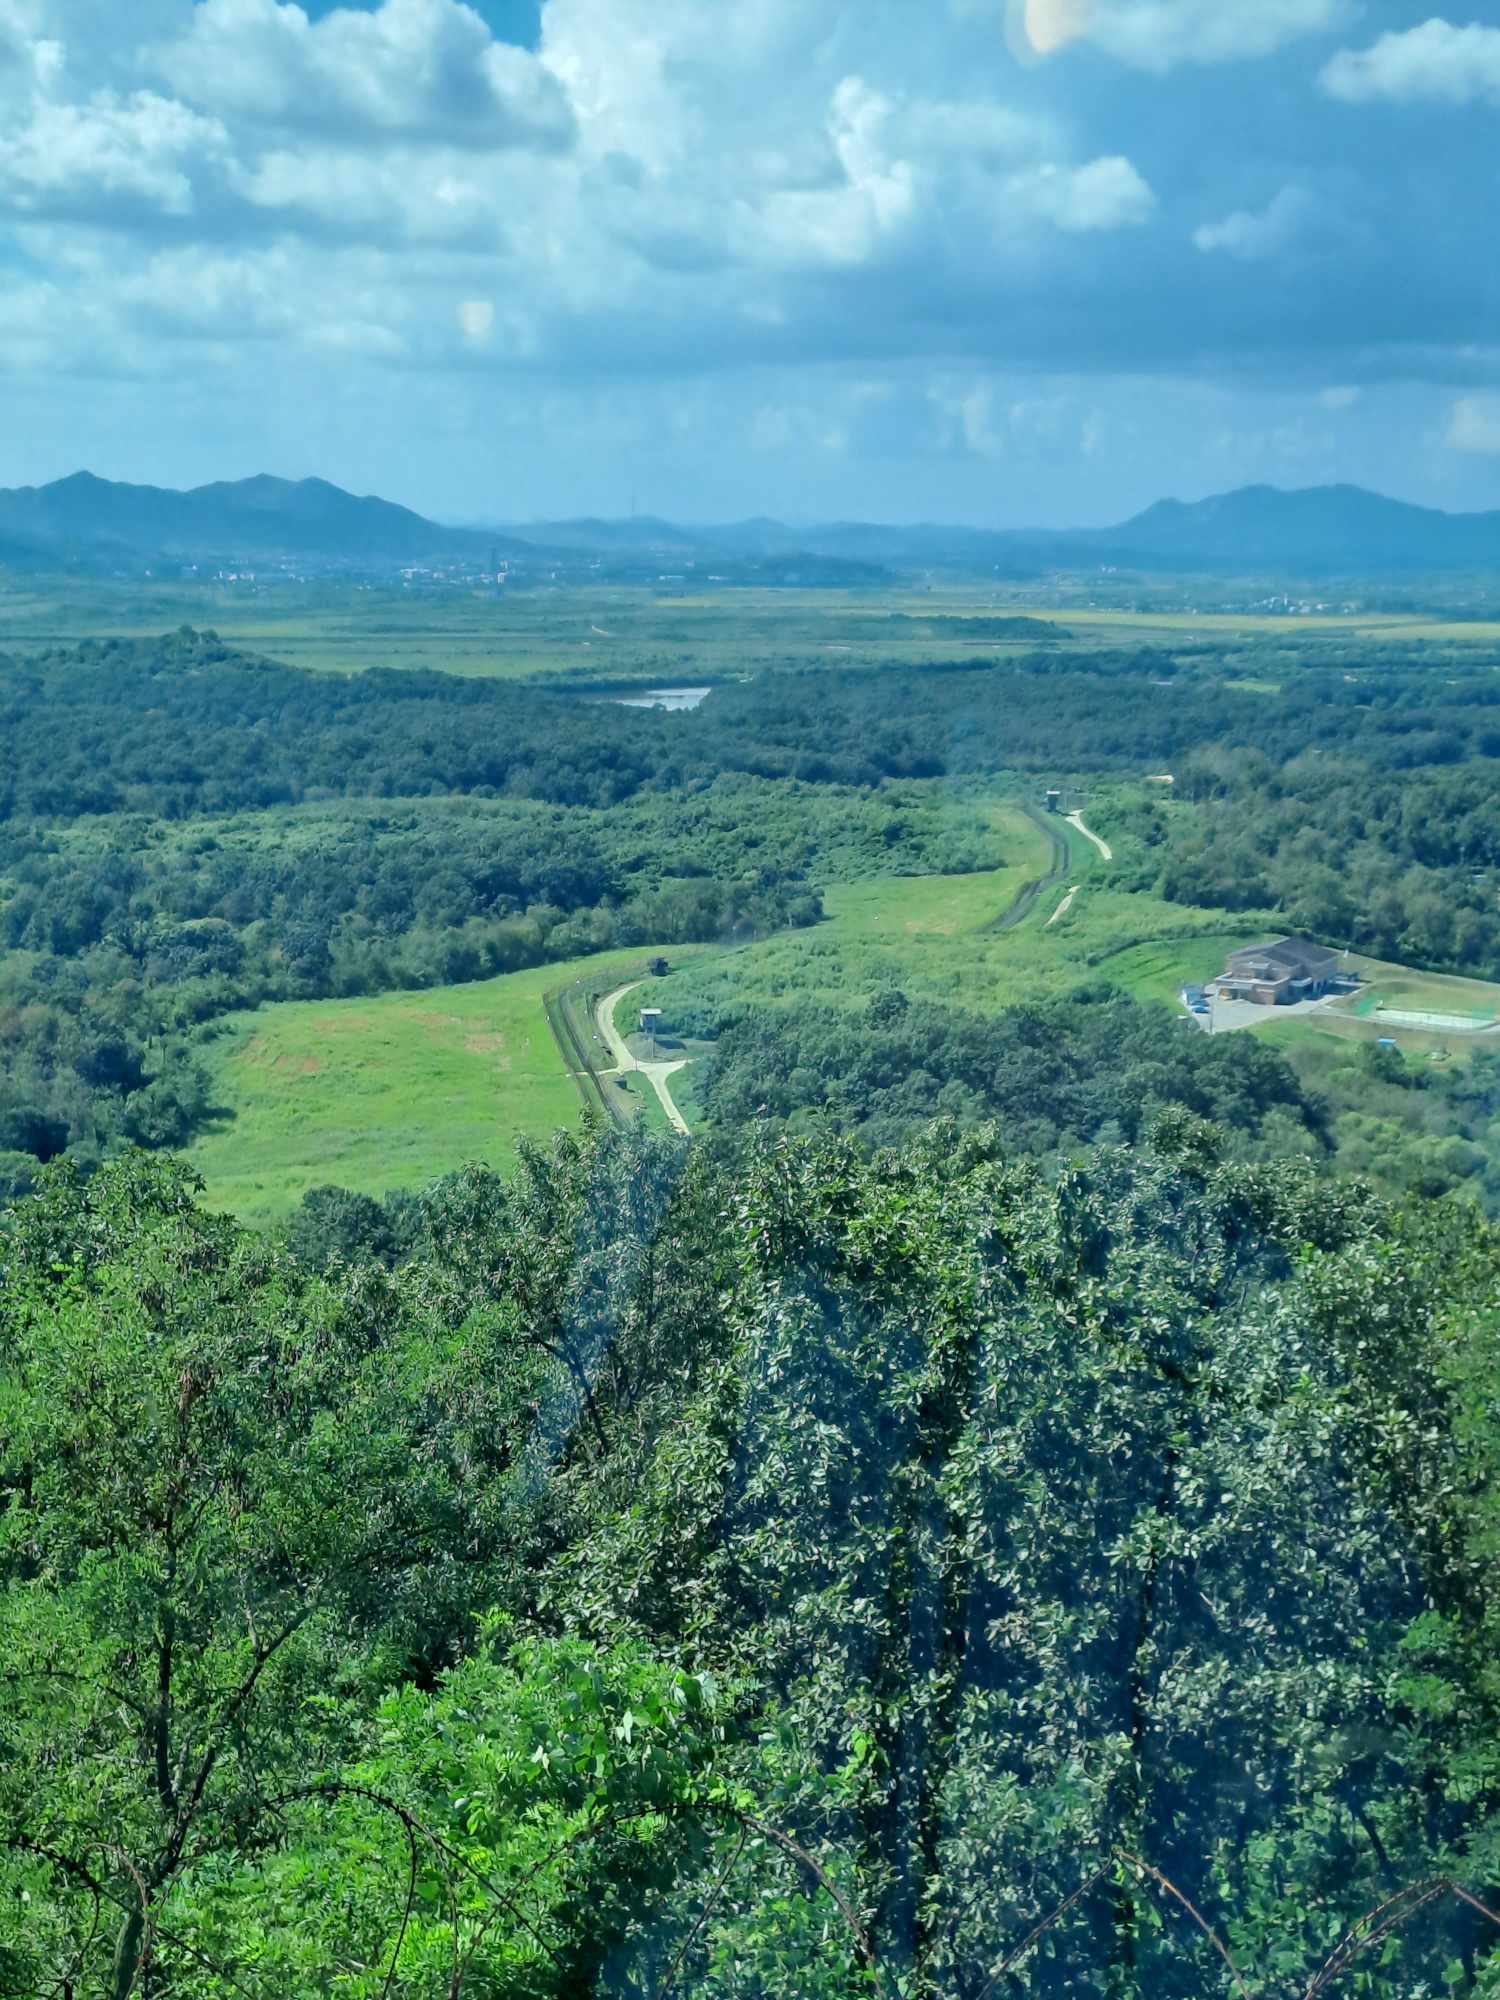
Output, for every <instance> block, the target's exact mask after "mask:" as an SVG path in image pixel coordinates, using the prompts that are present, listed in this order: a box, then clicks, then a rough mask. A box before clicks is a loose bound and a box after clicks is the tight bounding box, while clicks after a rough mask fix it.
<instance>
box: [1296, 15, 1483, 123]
mask: <svg viewBox="0 0 1500 2000" xmlns="http://www.w3.org/2000/svg"><path fill="white" fill-rule="evenodd" d="M1321 81H1322V85H1323V88H1324V90H1325V91H1326V92H1327V93H1328V95H1329V96H1330V97H1337V98H1341V99H1342V100H1343V101H1344V102H1345V103H1346V104H1366V103H1371V102H1374V101H1377V100H1383V101H1384V102H1387V103H1391V104H1480V103H1487V104H1500V28H1487V27H1482V26H1481V25H1480V24H1479V23H1478V22H1472V23H1470V25H1469V26H1468V27H1464V28H1459V27H1455V26H1454V25H1453V23H1452V22H1451V21H1444V20H1441V19H1438V18H1436V17H1434V18H1433V19H1432V20H1430V21H1424V22H1423V23H1422V24H1421V26H1420V27H1416V28H1408V29H1406V30H1405V31H1404V32H1403V33H1399V34H1388V35H1382V36H1381V37H1380V40H1379V41H1378V42H1376V43H1375V44H1374V45H1373V47H1371V48H1368V49H1340V51H1339V52H1338V54H1337V55H1336V56H1334V58H1333V59H1332V61H1331V62H1329V63H1328V64H1327V66H1326V67H1325V68H1324V70H1323V74H1322V79H1321Z"/></svg>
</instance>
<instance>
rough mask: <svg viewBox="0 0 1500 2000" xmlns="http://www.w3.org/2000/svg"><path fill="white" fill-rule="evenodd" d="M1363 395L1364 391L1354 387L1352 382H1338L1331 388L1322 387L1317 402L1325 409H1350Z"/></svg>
mask: <svg viewBox="0 0 1500 2000" xmlns="http://www.w3.org/2000/svg"><path fill="white" fill-rule="evenodd" d="M1363 395H1364V391H1363V390H1362V389H1356V388H1355V387H1354V385H1353V384H1352V383H1349V382H1338V383H1335V384H1334V386H1333V387H1332V388H1331V389H1324V390H1323V391H1322V392H1321V393H1320V395H1319V397H1318V402H1319V403H1320V404H1321V406H1322V407H1323V408H1324V409H1325V410H1333V411H1335V412H1339V411H1343V410H1352V409H1353V408H1354V407H1355V405H1356V404H1357V403H1359V402H1360V400H1361V399H1362V397H1363Z"/></svg>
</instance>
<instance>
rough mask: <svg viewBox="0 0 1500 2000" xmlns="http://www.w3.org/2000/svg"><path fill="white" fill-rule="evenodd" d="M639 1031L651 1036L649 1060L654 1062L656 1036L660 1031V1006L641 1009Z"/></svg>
mask: <svg viewBox="0 0 1500 2000" xmlns="http://www.w3.org/2000/svg"><path fill="white" fill-rule="evenodd" d="M641 1033H642V1034H643V1035H649V1036H650V1037H651V1060H652V1061H653V1062H655V1060H656V1038H657V1036H658V1035H659V1034H660V1033H661V1009H660V1007H643V1008H642V1009H641Z"/></svg>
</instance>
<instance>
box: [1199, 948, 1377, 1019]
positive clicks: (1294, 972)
mask: <svg viewBox="0 0 1500 2000" xmlns="http://www.w3.org/2000/svg"><path fill="white" fill-rule="evenodd" d="M1345 984H1347V981H1346V980H1345V978H1344V975H1343V974H1342V973H1341V972H1340V970H1339V955H1338V953H1337V952H1336V951H1329V950H1328V948H1327V947H1326V946H1325V945H1321V944H1313V943H1312V942H1311V941H1310V940H1309V939H1307V938H1280V939H1278V940H1277V942H1276V943H1275V944H1257V945H1251V946H1249V947H1248V948H1247V949H1246V950H1244V951H1236V952H1231V953H1230V956H1229V962H1228V964H1227V965H1226V966H1225V968H1224V970H1223V971H1222V972H1221V973H1220V975H1219V978H1218V981H1217V983H1216V985H1215V988H1214V990H1215V992H1216V993H1217V994H1218V996H1219V998H1220V999H1221V1000H1249V1001H1251V1002H1252V1003H1253V1004H1254V1005H1256V1006H1259V1007H1285V1006H1290V1005H1291V1003H1292V1002H1293V1001H1296V1000H1319V999H1321V998H1322V996H1323V995H1324V994H1325V993H1331V992H1332V991H1333V990H1334V988H1335V987H1338V986H1343V985H1345Z"/></svg>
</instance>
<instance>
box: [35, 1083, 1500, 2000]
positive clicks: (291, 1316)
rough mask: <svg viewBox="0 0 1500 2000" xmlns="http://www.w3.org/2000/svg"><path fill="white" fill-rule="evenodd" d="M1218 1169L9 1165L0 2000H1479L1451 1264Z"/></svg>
mask: <svg viewBox="0 0 1500 2000" xmlns="http://www.w3.org/2000/svg"><path fill="white" fill-rule="evenodd" d="M1223 1144H1224V1135H1222V1134H1221V1133H1220V1132H1218V1131H1217V1130H1216V1128H1214V1127H1213V1126H1212V1125H1210V1124H1208V1123H1206V1122H1205V1121H1203V1120H1201V1119H1197V1118H1194V1117H1193V1116H1191V1115H1190V1114H1187V1113H1182V1112H1176V1113H1167V1114H1164V1115H1163V1116H1161V1117H1159V1118H1158V1119H1157V1120H1156V1121H1155V1123H1154V1124H1153V1126H1152V1127H1151V1129H1149V1130H1147V1131H1144V1132H1142V1133H1141V1134H1140V1136H1139V1143H1138V1144H1137V1146H1136V1147H1135V1148H1133V1149H1130V1150H1126V1149H1119V1148H1109V1147H1106V1148H1104V1149H1102V1150H1100V1151H1099V1152H1098V1153H1097V1154H1096V1155H1095V1156H1094V1157H1093V1158H1092V1159H1091V1160H1090V1162H1089V1163H1088V1164H1087V1165H1086V1166H1083V1167H1078V1168H1074V1169H1071V1170H1069V1171H1068V1172H1067V1173H1065V1174H1064V1175H1062V1176H1061V1177H1060V1178H1058V1179H1057V1180H1056V1181H1055V1182H1049V1181H1048V1180H1047V1179H1046V1178H1045V1177H1044V1176H1043V1175H1041V1174H1040V1173H1039V1172H1038V1171H1037V1170H1036V1169H1035V1168H1033V1167H1029V1166H1027V1165H1025V1164H1018V1163H1016V1162H1015V1161H1014V1160H1012V1159H1011V1158H1010V1157H1009V1149H1008V1148H1007V1147H1006V1146H1005V1145H1004V1143H1003V1141H1002V1140H1001V1139H1000V1137H999V1135H998V1134H997V1133H995V1132H993V1131H991V1132H988V1133H986V1132H983V1131H978V1132H975V1133H972V1134H970V1135H969V1136H968V1137H966V1138H960V1137H959V1135H958V1134H957V1133H956V1131H955V1130H954V1129H953V1128H952V1127H949V1128H947V1129H945V1130H939V1131H937V1132H936V1133H934V1134H933V1135H932V1136H931V1137H930V1138H929V1139H927V1140H926V1141H924V1142H919V1143H917V1144H916V1145H914V1146H912V1147H909V1148H907V1149H905V1150H901V1151H883V1152H878V1153H876V1154H874V1155H873V1156H872V1155H869V1154H866V1153H862V1152H860V1151H859V1150H857V1149H855V1148H853V1147H851V1146H849V1145H848V1144H846V1143H842V1142H837V1143H835V1142H824V1143H819V1144H811V1145H810V1144H804V1143H800V1142H772V1141H771V1140H770V1139H767V1140H765V1141H764V1142H763V1143H758V1144H754V1145H752V1146H751V1147H750V1148H749V1150H748V1151H747V1152H745V1153H744V1154H743V1155H741V1156H740V1157H737V1158H732V1159H731V1158H723V1157H719V1156H718V1155H716V1153H715V1151H714V1150H713V1149H704V1148H695V1149H693V1150H692V1151H691V1152H690V1153H689V1152H687V1151H686V1150H678V1149H677V1148H676V1147H675V1146H669V1145H667V1144H666V1143H665V1142H652V1141H649V1140H647V1139H645V1138H642V1137H639V1136H636V1137H625V1136H610V1137H603V1136H598V1135H594V1136H589V1135H585V1136H583V1137H581V1138H576V1139H568V1140H561V1141H559V1142H558V1143H557V1145H556V1146H555V1147H554V1148H553V1149H552V1150H551V1151H550V1152H548V1153H542V1152H536V1151H530V1152H528V1153H527V1154H526V1155H525V1157H524V1158H523V1162H522V1165H521V1168H520V1170H519V1172H518V1175H517V1176H516V1178H515V1179H514V1181H512V1182H511V1183H509V1184H506V1183H503V1182H501V1181H499V1180H497V1179H496V1178H495V1177H494V1176H492V1175H489V1174H486V1173H483V1172H478V1171H475V1172H471V1173H465V1174H462V1175H459V1176H457V1177H455V1178H454V1179H452V1180H450V1181H448V1182H446V1183H443V1184H440V1185H439V1186H437V1187H435V1188H434V1189H432V1190H431V1191H430V1192H428V1193H427V1194H425V1195H424V1196H423V1197H421V1199H420V1200H418V1201H417V1202H415V1203H414V1204H412V1205H411V1206H410V1208H409V1212H408V1213H407V1215H406V1217H405V1220H404V1231H405V1238H406V1243H405V1248H404V1250H403V1251H402V1253H401V1255H400V1256H399V1258H396V1259H394V1260H392V1261H393V1265H394V1267H393V1268H385V1267H384V1266H382V1265H381V1264H378V1263H370V1262H368V1261H359V1262H355V1263H350V1262H347V1261H345V1260H344V1259H342V1258H340V1257H338V1256H336V1255H334V1256H331V1257H324V1258H322V1259H314V1260H312V1261H308V1260H306V1259H303V1258H300V1257H299V1256H298V1255H297V1254H296V1253H295V1252H292V1251H288V1250H286V1249H281V1248H278V1247H277V1246H276V1245H275V1244H274V1243H273V1242H272V1241H270V1240H268V1239H264V1238H257V1237H253V1236H249V1235H246V1234H244V1233H242V1232H241V1231H240V1230H239V1229H238V1228H237V1227H236V1226H235V1225H234V1224H232V1223H230V1222H228V1221H226V1220H225V1219H223V1218H219V1217H213V1216H210V1215H208V1214H205V1213H204V1212H203V1211H202V1210H201V1209H200V1208H199V1207H198V1206H197V1205H196V1204H195V1200H194V1192H193V1188H192V1186H191V1184H190V1182H189V1181H188V1180H187V1179H186V1178H185V1177H184V1175H183V1174H182V1173H181V1172H180V1170H178V1169H176V1168H174V1167H172V1166H170V1165H167V1164H163V1163H160V1162H155V1161H152V1160H150V1159H148V1158H147V1157H146V1156H143V1155H140V1154H136V1155H132V1156H130V1157H128V1158H126V1159H124V1160H122V1161H121V1162H119V1163H117V1164H115V1165H113V1166H110V1167H107V1168H106V1169H105V1170H104V1171H103V1172H101V1173H100V1174H98V1175H96V1176H94V1177H93V1178H92V1179H89V1180H85V1179H83V1178H81V1177H80V1176H79V1175H77V1174H76V1173H75V1172H74V1171H73V1170H71V1169H68V1168H54V1169H50V1170H49V1171H48V1174H47V1175H46V1177H45V1181H44V1187H43V1189H42V1191H41V1193H40V1194H39V1195H38V1196H36V1197H34V1198H33V1199H31V1200H29V1201H27V1202H24V1203H22V1204H21V1205H20V1206H19V1207H18V1208H17V1209H16V1210H15V1212H14V1214H13V1216H12V1220H11V1227H10V1231H9V1234H8V1235H7V1236H5V1237H4V1238H3V1239H0V1242H3V1248H0V1258H3V1264H4V1269H3V1278H4V1282H3V1285H0V1655H3V1659H4V1662H5V1668H4V1671H5V1684H6V1700H5V1703H4V1707H3V1711H0V1744H3V1756H0V1991H3V1992H5V1993H7V1994H13V1995H16V1996H26V2000H33V1997H34V1996H40V1995H42V1994H62V1993H69V1994H73V1995H77V1996H80V2000H82V1996H92V1995H101V1996H103V1995H108V1996H110V2000H125V1996H128V1995H131V1994H134V1993H150V1994H154V1995H157V1996H159V2000H228V1996H230V1995H241V1996H244V1995H248V1996H252V2000H286V1996H288V1995H292V1994H302V1993H312V1992H319V1993H327V1992H340V1993H347V1994H350V1995H368V1996H370V2000H376V1996H397V1995H399V1996H403V2000H422V1996H431V2000H461V1997H462V1996H465V1995H479V1994H489V1995H496V1996H498V1995H502V1994H503V1995H506V1996H531V2000H543V1996H548V1995H552V1996H557V2000H580V1996H586V1995H599V1996H604V1995H619V1996H639V2000H647V1996H650V2000H668V1996H672V1995H677V1996H681V1995H684V1994H687V1993H692V1994H695V1995H702V1996H705V2000H708V1996H719V1995H722V1996H725V2000H731V1996H732V2000H752V1996H754V2000H778V1997H779V2000H853V1996H855V1995H867V1996H869V1995H877V1996H888V2000H898V1996H905V2000H982V1996H983V2000H990V1997H991V1996H995V1995H1005V1994H1016V1995H1021V1994H1053V1993H1055V1994H1058V1995H1062V1994H1069V1995H1097V1996H1099V2000H1203V1996H1204V1995H1207V1994H1218V1993H1223V1994H1225V1995H1238V1996H1244V1995H1246V1994H1256V1995H1260V1994H1272V1993H1288V1994H1291V1993H1295V1994H1303V1993H1308V1994H1320V1993H1324V1992H1330V1991H1344V1992H1350V1993H1360V1994H1364V1995H1366V1996H1368V2000H1414V1996H1417V1995H1434V1996H1435V1995H1438V1994H1454V1995H1459V1996H1465V2000H1469V1996H1479V1995H1486V1994H1489V1995H1492V1994H1494V1993H1496V1992H1497V1991H1500V1916H1497V1915H1496V1914H1494V1913H1495V1912H1496V1911H1497V1909H1500V1888H1497V1884H1500V1758H1497V1751H1496V1745H1497V1743H1500V1707H1497V1704H1500V1686H1497V1682H1496V1676H1495V1660H1496V1657H1497V1648H1500V1623H1497V1621H1500V1597H1497V1594H1496V1588H1495V1579H1496V1576H1497V1575H1500V1569H1497V1565H1496V1561H1495V1557H1496V1554H1497V1552H1500V1540H1497V1537H1500V1427H1497V1421H1496V1406H1495V1401H1494V1395H1493V1384H1494V1380H1495V1370H1496V1367H1497V1364H1500V1354H1497V1352H1496V1326H1497V1312H1496V1307H1497V1280H1500V1242H1497V1240H1496V1238H1495V1236H1494V1235H1493V1233H1492V1232H1491V1231H1490V1230H1489V1229H1488V1228H1487V1227H1486V1226H1485V1225H1482V1224H1479V1223H1476V1222H1475V1221H1474V1220H1473V1218H1472V1216H1466V1215H1465V1214H1464V1213H1463V1212H1462V1211H1460V1210H1456V1209H1454V1208H1452V1207H1450V1206H1448V1205H1445V1204H1431V1203H1428V1204H1422V1205H1421V1206H1420V1207H1419V1208H1418V1209H1416V1210H1413V1211H1405V1212H1403V1211H1401V1210H1396V1209H1390V1208H1387V1207H1385V1206H1383V1205H1382V1204H1381V1203H1380V1202H1379V1201H1377V1200H1375V1199H1374V1198H1373V1197H1371V1196H1370V1195H1369V1194H1368V1193H1366V1192H1364V1191H1362V1190H1360V1189H1359V1188H1358V1187H1356V1186H1352V1185H1348V1186H1346V1185H1340V1184H1334V1185H1332V1186H1330V1184H1329V1183H1327V1182H1326V1181H1323V1180H1320V1179H1318V1178H1316V1177H1314V1176H1313V1175H1312V1174H1311V1173H1310V1172H1309V1171H1308V1170H1307V1169H1305V1168H1302V1167H1292V1166H1286V1165H1282V1166H1259V1167H1256V1166H1247V1165H1245V1164H1243V1163H1240V1162H1234V1163H1232V1164H1226V1163H1225V1162H1224V1161H1223V1160H1222V1159H1221V1148H1222V1146H1223ZM319 1266H321V1268H318V1267H319Z"/></svg>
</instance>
